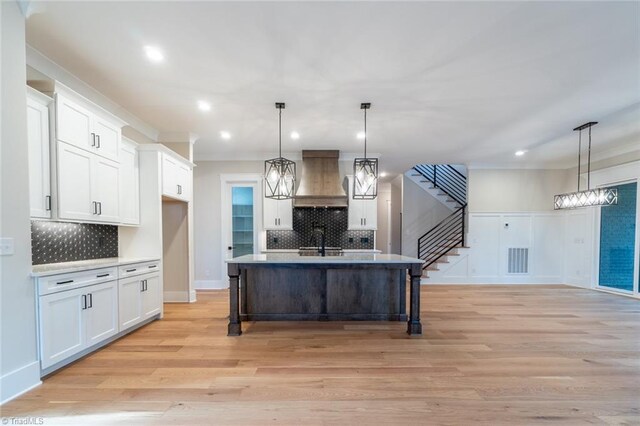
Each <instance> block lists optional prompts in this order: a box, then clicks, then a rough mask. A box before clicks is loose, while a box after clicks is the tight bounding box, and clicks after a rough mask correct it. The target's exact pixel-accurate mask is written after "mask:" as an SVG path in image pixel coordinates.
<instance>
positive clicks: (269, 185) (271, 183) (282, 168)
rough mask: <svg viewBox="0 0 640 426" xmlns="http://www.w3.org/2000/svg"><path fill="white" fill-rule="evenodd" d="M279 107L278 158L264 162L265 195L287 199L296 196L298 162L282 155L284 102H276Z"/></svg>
mask: <svg viewBox="0 0 640 426" xmlns="http://www.w3.org/2000/svg"><path fill="white" fill-rule="evenodd" d="M276 108H277V109H278V111H279V112H278V158H272V159H271V160H267V161H265V162H264V196H265V198H273V199H276V200H286V199H289V198H293V197H294V196H295V190H296V163H294V162H293V161H291V160H287V159H286V158H284V157H282V110H283V109H284V102H276Z"/></svg>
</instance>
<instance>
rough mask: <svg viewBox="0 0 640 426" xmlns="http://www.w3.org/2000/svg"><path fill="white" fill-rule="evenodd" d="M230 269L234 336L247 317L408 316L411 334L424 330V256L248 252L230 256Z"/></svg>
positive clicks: (331, 318)
mask: <svg viewBox="0 0 640 426" xmlns="http://www.w3.org/2000/svg"><path fill="white" fill-rule="evenodd" d="M228 274H229V298H230V304H229V308H230V311H229V326H228V333H227V335H229V336H239V335H241V334H242V321H407V333H408V334H409V335H420V334H422V324H421V323H420V277H421V275H422V260H420V259H413V258H409V257H404V256H399V255H381V254H366V255H363V254H358V255H346V256H339V257H338V256H336V257H333V256H331V257H310V256H304V257H300V256H298V255H294V254H266V255H247V256H241V257H238V258H236V259H232V260H230V261H228ZM407 274H408V276H409V279H410V297H409V317H408V318H407V315H406V276H407Z"/></svg>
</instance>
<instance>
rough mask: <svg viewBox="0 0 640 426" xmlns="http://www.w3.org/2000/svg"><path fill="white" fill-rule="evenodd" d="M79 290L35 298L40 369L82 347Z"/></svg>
mask: <svg viewBox="0 0 640 426" xmlns="http://www.w3.org/2000/svg"><path fill="white" fill-rule="evenodd" d="M83 290H84V289H77V290H70V291H63V292H60V293H54V294H49V295H46V296H41V297H40V298H39V303H40V312H39V313H40V315H39V319H40V360H41V368H43V369H44V368H47V367H50V366H52V365H53V364H56V363H58V362H60V361H62V360H64V359H65V358H67V357H70V356H71V355H74V354H76V353H78V352H80V351H81V350H83V349H84V348H85V345H84V328H83V320H82V314H83V313H84V311H83V309H82V294H83Z"/></svg>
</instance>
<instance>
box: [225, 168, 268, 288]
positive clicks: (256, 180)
mask: <svg viewBox="0 0 640 426" xmlns="http://www.w3.org/2000/svg"><path fill="white" fill-rule="evenodd" d="M262 178H263V176H262V174H260V173H222V174H220V231H221V238H220V253H221V255H222V256H221V259H220V260H221V262H222V267H221V271H222V277H226V275H227V274H226V272H227V267H226V265H227V263H226V260H227V254H228V252H229V250H228V249H227V247H228V246H229V243H230V242H229V234H230V230H231V209H230V207H231V199H230V198H229V197H230V195H231V194H230V188H231V186H232V185H234V184H240V185H246V186H251V187H253V188H254V191H253V252H254V253H255V254H259V253H260V252H261V251H262V238H260V237H261V229H262V226H261V224H262V202H261V201H262V196H263V195H262V185H263V181H262Z"/></svg>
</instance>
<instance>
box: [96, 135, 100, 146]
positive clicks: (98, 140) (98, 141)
mask: <svg viewBox="0 0 640 426" xmlns="http://www.w3.org/2000/svg"><path fill="white" fill-rule="evenodd" d="M96 142H97V146H96V148H100V135H96Z"/></svg>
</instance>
